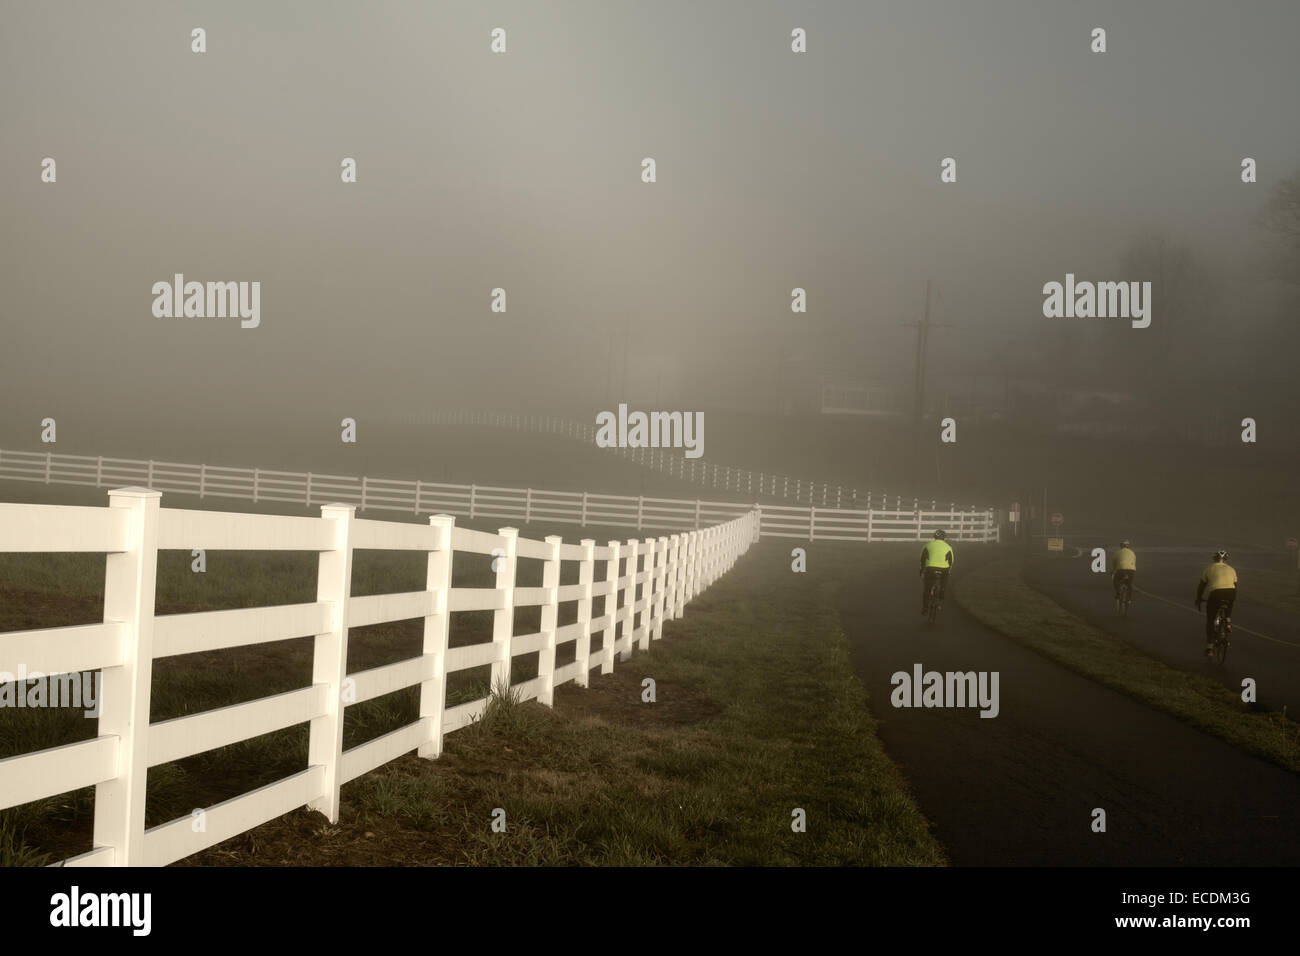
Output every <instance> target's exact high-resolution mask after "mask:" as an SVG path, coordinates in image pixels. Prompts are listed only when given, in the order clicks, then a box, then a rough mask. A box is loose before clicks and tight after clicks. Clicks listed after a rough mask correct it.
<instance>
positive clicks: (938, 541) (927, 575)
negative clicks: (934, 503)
mask: <svg viewBox="0 0 1300 956" xmlns="http://www.w3.org/2000/svg"><path fill="white" fill-rule="evenodd" d="M946 537H948V536H947V535H946V534H944V532H943V531H942V530H940V531H936V532H935V533H934V540H933V541H927V542H926V543H925V547H924V548H922V549H921V570H920V571H919V572H917V573H919V574H920V575H921V613H922V614H924V613H925V612H926V610H927V608H926V606H925V596H926V593H927V592H928V591H929V590H930V581H931V580H932V579H934V578H938V580H939V593H938V595H936V598H935V599H936V600H937V601H938V602H939V603H940V604H942V603H943V595H944V591H945V590H947V584H948V570H949V569H950V568H951V567H952V547H951V546H950V545H949V544H948V542H947V541H945V540H944V539H945V538H946Z"/></svg>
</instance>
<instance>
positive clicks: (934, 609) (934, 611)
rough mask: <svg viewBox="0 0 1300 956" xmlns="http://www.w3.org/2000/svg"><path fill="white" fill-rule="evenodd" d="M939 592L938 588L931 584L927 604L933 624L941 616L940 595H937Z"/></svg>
mask: <svg viewBox="0 0 1300 956" xmlns="http://www.w3.org/2000/svg"><path fill="white" fill-rule="evenodd" d="M937 590H938V588H937V587H936V586H935V585H933V584H931V585H930V594H929V598H928V600H927V601H926V603H927V604H928V605H929V611H930V623H931V624H933V623H934V619H935V618H936V617H938V615H939V596H938V594H936V593H935V592H936V591H937Z"/></svg>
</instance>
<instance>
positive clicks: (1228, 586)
mask: <svg viewBox="0 0 1300 956" xmlns="http://www.w3.org/2000/svg"><path fill="white" fill-rule="evenodd" d="M1207 591H1208V593H1207ZM1202 597H1204V599H1205V656H1206V657H1213V656H1214V616H1215V614H1217V613H1218V610H1219V608H1220V607H1222V608H1224V609H1225V611H1226V613H1227V616H1228V630H1232V604H1233V602H1234V601H1236V600H1237V572H1236V571H1235V570H1234V569H1233V567H1232V565H1230V564H1228V552H1227V551H1216V552H1214V560H1213V561H1211V562H1210V566H1209V567H1207V568H1206V569H1205V570H1204V571H1202V572H1201V583H1200V584H1199V585H1198V586H1197V588H1196V610H1198V611H1199V610H1200V609H1201V600H1202Z"/></svg>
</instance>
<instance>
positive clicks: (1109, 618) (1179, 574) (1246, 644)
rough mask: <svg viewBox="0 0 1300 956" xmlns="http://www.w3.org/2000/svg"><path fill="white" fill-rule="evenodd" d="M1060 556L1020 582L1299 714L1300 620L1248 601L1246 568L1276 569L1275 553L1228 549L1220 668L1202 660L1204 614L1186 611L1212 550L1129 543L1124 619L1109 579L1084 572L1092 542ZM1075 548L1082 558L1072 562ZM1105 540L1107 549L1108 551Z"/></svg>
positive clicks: (1165, 656) (1110, 629)
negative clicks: (1227, 642) (1228, 601)
mask: <svg viewBox="0 0 1300 956" xmlns="http://www.w3.org/2000/svg"><path fill="white" fill-rule="evenodd" d="M1069 543H1070V544H1071V547H1070V549H1069V550H1068V551H1067V552H1065V554H1066V555H1068V556H1066V557H1058V558H1052V559H1049V558H1043V559H1042V560H1033V561H1030V562H1029V563H1028V565H1027V566H1026V569H1025V576H1026V580H1028V581H1029V583H1030V584H1032V585H1033V586H1034V587H1035V588H1037V589H1038V590H1040V591H1042V592H1043V593H1044V594H1046V595H1048V596H1049V597H1051V598H1052V599H1053V600H1055V601H1056V602H1057V603H1058V604H1060V605H1062V606H1063V607H1066V608H1068V609H1069V610H1071V611H1073V612H1074V613H1076V614H1078V615H1079V616H1080V617H1082V618H1084V619H1085V620H1087V621H1088V622H1089V623H1090V624H1092V625H1094V626H1095V627H1098V628H1100V629H1101V630H1104V631H1106V632H1107V633H1110V634H1114V635H1115V636H1117V637H1121V638H1123V639H1124V640H1126V641H1128V642H1129V643H1131V644H1133V645H1135V646H1136V647H1139V648H1141V649H1142V650H1143V651H1145V652H1146V653H1148V654H1150V655H1151V656H1152V657H1157V658H1159V659H1160V660H1162V661H1164V662H1165V663H1167V664H1170V665H1172V666H1174V667H1179V668H1182V669H1185V670H1197V671H1200V672H1202V673H1205V674H1207V675H1208V676H1211V677H1214V678H1215V679H1216V680H1219V681H1221V682H1222V683H1223V684H1224V685H1226V686H1228V687H1231V688H1232V689H1234V690H1236V691H1238V692H1239V691H1240V690H1241V681H1242V679H1243V678H1245V677H1252V678H1254V679H1255V682H1256V690H1257V693H1258V700H1257V703H1258V704H1259V705H1260V706H1261V707H1264V708H1267V709H1269V710H1281V709H1282V707H1283V706H1286V707H1287V712H1288V713H1290V714H1295V713H1297V712H1300V616H1297V615H1294V614H1290V613H1288V612H1286V611H1281V610H1277V609H1276V608H1271V607H1268V606H1266V605H1263V604H1260V603H1258V602H1256V601H1252V600H1251V597H1250V594H1251V590H1250V586H1251V579H1250V575H1251V570H1252V569H1253V568H1258V567H1260V566H1262V565H1265V564H1267V566H1270V567H1275V566H1276V564H1277V560H1278V559H1277V556H1276V554H1273V553H1268V552H1260V551H1254V552H1252V551H1239V550H1238V551H1233V550H1230V551H1229V555H1228V563H1229V564H1231V565H1232V566H1233V567H1234V568H1236V570H1237V575H1238V578H1239V581H1240V584H1239V586H1240V588H1241V594H1240V596H1239V597H1238V599H1237V603H1236V605H1235V606H1234V608H1233V611H1232V627H1233V633H1232V646H1231V647H1230V648H1229V650H1228V657H1227V659H1226V660H1225V661H1224V664H1223V666H1222V667H1220V666H1218V665H1217V664H1213V663H1209V662H1207V661H1206V660H1205V658H1204V649H1205V615H1204V613H1201V614H1198V613H1197V612H1196V610H1195V608H1194V607H1193V606H1192V601H1193V600H1194V599H1195V597H1196V585H1197V582H1198V581H1200V578H1201V572H1202V571H1203V570H1204V569H1205V566H1206V565H1207V564H1209V563H1210V555H1212V554H1213V553H1214V550H1215V548H1214V546H1213V545H1200V546H1198V545H1196V544H1188V543H1186V542H1179V541H1176V540H1174V539H1162V540H1156V541H1148V542H1145V543H1144V542H1140V541H1135V542H1134V545H1135V550H1136V551H1137V555H1138V573H1137V576H1136V578H1135V579H1134V585H1135V588H1136V593H1135V594H1134V602H1133V605H1132V607H1130V608H1129V616H1128V617H1127V618H1120V617H1119V616H1118V615H1116V613H1115V603H1114V598H1113V594H1114V592H1113V590H1112V588H1111V585H1110V574H1109V573H1106V574H1101V573H1096V572H1093V571H1092V570H1091V565H1092V555H1091V550H1092V548H1093V547H1102V546H1105V542H1102V541H1101V540H1099V539H1078V540H1073V539H1072V540H1071V541H1070V542H1069ZM1076 546H1077V547H1078V548H1080V549H1082V552H1083V553H1082V555H1081V556H1078V557H1074V553H1075V550H1076ZM1114 547H1115V542H1110V547H1109V549H1108V550H1113V549H1114Z"/></svg>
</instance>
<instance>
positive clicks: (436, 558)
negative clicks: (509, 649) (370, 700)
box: [416, 491, 456, 760]
mask: <svg viewBox="0 0 1300 956" xmlns="http://www.w3.org/2000/svg"><path fill="white" fill-rule="evenodd" d="M416 498H417V499H418V498H419V492H418V491H417V492H416ZM429 524H430V525H431V526H432V527H433V528H435V529H436V531H437V535H436V538H437V540H436V541H435V542H434V545H435V550H433V551H430V552H429V563H428V570H427V572H426V574H425V579H424V587H425V590H427V591H429V592H430V593H431V595H432V598H431V602H430V608H429V614H428V615H427V616H426V617H425V619H424V657H425V660H426V661H427V662H429V663H428V665H427V666H429V667H430V670H431V673H430V674H429V677H428V678H427V679H426V680H424V681H422V682H421V683H420V718H421V719H422V720H427V721H429V730H428V734H427V736H426V737H425V742H424V743H422V744H420V748H419V751H418V753H419V755H420V756H421V757H425V758H427V759H429V760H433V759H435V758H437V757H438V756H439V755H440V754H441V753H442V715H443V711H444V710H445V708H446V702H447V635H448V633H449V629H450V623H451V621H450V619H451V614H450V613H449V612H448V610H447V607H448V602H449V601H450V599H451V562H452V559H453V557H454V556H455V552H454V550H453V548H452V543H451V538H452V533H453V532H452V528H453V527H455V524H456V519H455V518H453V517H452V516H451V515H430V516H429Z"/></svg>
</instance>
